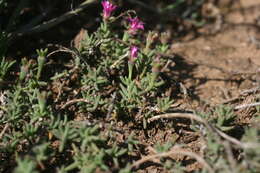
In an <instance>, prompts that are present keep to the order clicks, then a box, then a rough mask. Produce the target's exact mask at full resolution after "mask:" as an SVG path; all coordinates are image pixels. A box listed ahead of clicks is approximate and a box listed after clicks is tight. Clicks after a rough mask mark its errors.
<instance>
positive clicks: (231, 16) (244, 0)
mask: <svg viewBox="0 0 260 173" xmlns="http://www.w3.org/2000/svg"><path fill="white" fill-rule="evenodd" d="M238 2H239V1H236V2H235V5H234V7H233V8H232V9H229V10H228V12H227V10H225V8H224V7H223V12H222V11H221V10H222V8H219V10H220V13H221V14H222V13H223V18H222V19H221V20H222V25H221V28H220V30H219V31H217V32H216V33H215V34H205V33H204V32H202V33H201V36H199V37H198V38H196V39H194V40H191V41H186V42H180V43H173V45H172V51H173V53H174V54H176V55H177V56H176V57H175V60H176V64H175V66H174V67H173V70H175V71H174V72H173V73H174V76H173V78H174V79H175V80H177V82H181V83H182V84H183V85H184V87H185V88H186V89H187V91H188V95H189V99H188V100H189V101H187V100H185V99H183V100H182V99H181V100H178V102H180V103H181V105H180V106H179V109H181V110H185V109H186V110H191V109H192V110H198V111H203V110H205V109H204V108H205V107H208V108H212V107H215V106H217V105H220V104H231V105H232V106H235V105H240V104H248V103H252V102H254V101H255V97H254V96H252V95H243V94H241V93H243V92H244V91H247V90H248V89H252V88H254V87H257V82H256V81H257V79H256V78H257V75H256V71H257V69H259V68H260V13H259V11H260V1H255V0H240V4H239V3H238ZM224 13H225V14H224ZM212 28H214V26H212ZM209 29H210V28H209ZM259 77H260V76H259ZM251 112H252V110H250V109H243V110H238V111H237V113H238V115H239V117H238V118H237V122H238V124H248V123H250V119H251V116H250V115H251ZM157 123H159V122H157ZM164 123H170V122H169V121H166V122H164ZM174 123H175V125H174V129H172V128H170V130H167V128H166V129H165V130H156V131H152V132H151V134H144V133H143V132H139V134H138V136H139V138H140V139H139V140H140V142H141V143H142V144H144V145H145V146H144V151H143V153H139V157H144V156H147V155H150V154H153V153H152V151H149V147H147V146H154V144H155V143H161V144H164V143H166V142H167V141H171V140H175V141H176V142H177V143H184V144H186V147H185V149H186V150H187V151H192V152H195V153H197V154H199V155H203V151H202V150H201V148H202V146H203V145H204V144H203V140H202V139H200V137H199V135H198V134H196V133H195V132H192V131H191V130H189V128H188V126H189V125H188V124H189V123H187V122H185V121H184V122H183V121H181V122H177V121H176V122H174ZM155 129H156V126H155ZM158 129H159V128H158ZM184 129H187V130H184ZM148 133H150V132H148ZM172 157H174V160H177V161H183V163H184V164H185V165H186V168H187V171H193V170H198V169H199V168H201V165H200V164H199V163H197V162H196V161H194V160H192V159H191V158H189V157H183V156H179V155H176V156H172ZM157 161H158V160H156V159H155V160H154V162H155V163H157ZM141 168H142V169H141V170H138V172H154V173H159V172H167V171H166V170H164V169H162V165H161V164H159V163H158V164H149V163H147V164H144V165H143V166H142V167H141Z"/></svg>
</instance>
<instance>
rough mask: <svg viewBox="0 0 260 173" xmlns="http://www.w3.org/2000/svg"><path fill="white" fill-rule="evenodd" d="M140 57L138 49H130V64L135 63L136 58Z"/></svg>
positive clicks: (134, 47) (133, 47) (132, 47)
mask: <svg viewBox="0 0 260 173" xmlns="http://www.w3.org/2000/svg"><path fill="white" fill-rule="evenodd" d="M137 56H138V47H136V46H131V48H130V62H132V63H133V62H134V60H135V58H137Z"/></svg>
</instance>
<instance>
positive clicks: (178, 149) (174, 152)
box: [131, 147, 214, 173]
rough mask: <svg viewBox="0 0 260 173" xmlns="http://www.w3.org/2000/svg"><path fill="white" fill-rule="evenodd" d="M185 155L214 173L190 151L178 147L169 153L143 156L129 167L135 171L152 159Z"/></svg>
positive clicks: (212, 171)
mask: <svg viewBox="0 0 260 173" xmlns="http://www.w3.org/2000/svg"><path fill="white" fill-rule="evenodd" d="M176 154H179V155H185V156H189V157H191V158H194V159H196V160H197V161H198V162H199V163H200V164H202V165H203V166H204V167H205V168H206V169H207V170H208V171H209V172H210V173H214V170H213V168H212V167H211V166H210V165H209V164H208V163H207V162H206V161H205V160H204V159H203V158H202V157H201V156H199V155H198V154H196V153H194V152H191V151H185V150H183V149H182V148H180V147H173V148H172V150H171V151H169V152H163V153H158V154H153V155H149V156H145V157H143V158H141V159H140V160H138V161H136V162H134V163H133V164H132V165H131V169H134V168H135V169H137V168H138V167H139V166H140V165H141V164H143V163H145V162H147V161H151V160H153V159H156V158H162V157H170V156H172V155H176Z"/></svg>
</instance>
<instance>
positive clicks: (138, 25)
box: [128, 17, 144, 34]
mask: <svg viewBox="0 0 260 173" xmlns="http://www.w3.org/2000/svg"><path fill="white" fill-rule="evenodd" d="M128 20H129V21H130V28H129V32H130V34H136V31H137V30H138V29H142V30H144V23H143V22H142V21H140V20H139V19H138V18H137V17H135V18H129V19H128Z"/></svg>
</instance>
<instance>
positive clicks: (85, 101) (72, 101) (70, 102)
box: [61, 99, 90, 109]
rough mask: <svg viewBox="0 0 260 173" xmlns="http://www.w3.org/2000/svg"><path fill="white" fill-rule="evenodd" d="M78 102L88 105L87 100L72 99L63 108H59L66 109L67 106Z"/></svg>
mask: <svg viewBox="0 0 260 173" xmlns="http://www.w3.org/2000/svg"><path fill="white" fill-rule="evenodd" d="M78 102H84V103H90V101H88V100H87V99H74V100H70V101H68V102H67V103H65V104H64V105H63V106H61V109H64V108H66V107H67V106H69V105H72V104H75V103H78Z"/></svg>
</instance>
